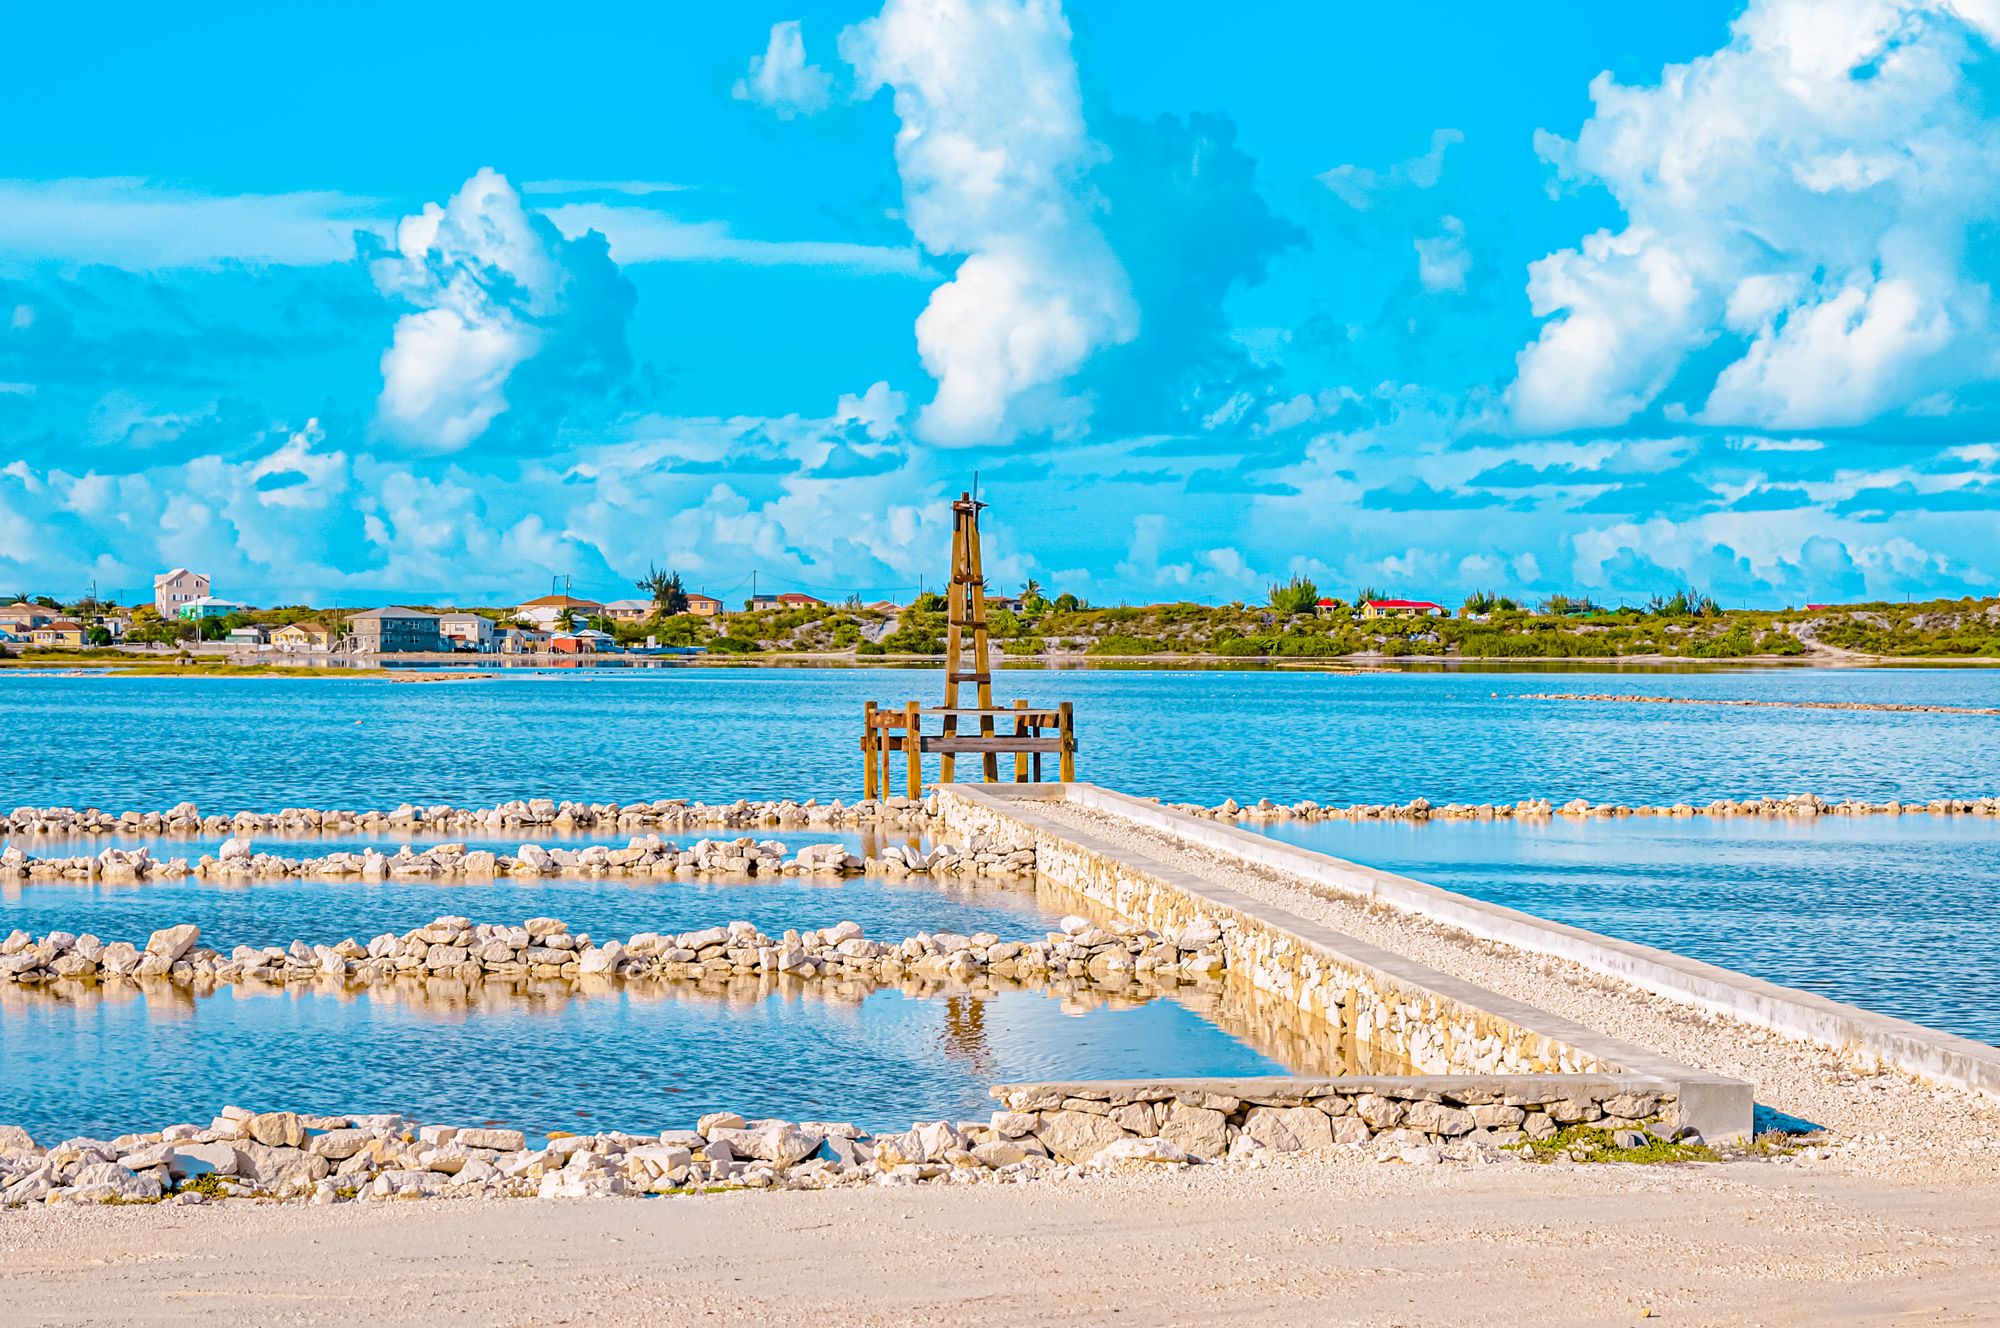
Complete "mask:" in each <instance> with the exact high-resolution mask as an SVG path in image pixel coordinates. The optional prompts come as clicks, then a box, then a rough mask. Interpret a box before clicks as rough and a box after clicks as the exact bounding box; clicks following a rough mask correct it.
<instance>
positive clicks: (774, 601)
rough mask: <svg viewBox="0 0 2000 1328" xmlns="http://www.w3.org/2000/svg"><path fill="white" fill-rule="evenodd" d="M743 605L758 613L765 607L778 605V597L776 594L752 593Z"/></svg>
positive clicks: (771, 607) (770, 607) (772, 607)
mask: <svg viewBox="0 0 2000 1328" xmlns="http://www.w3.org/2000/svg"><path fill="white" fill-rule="evenodd" d="M743 607H744V608H746V609H748V610H750V612H752V613H757V612H760V611H762V610H764V609H775V608H777V607H778V597H777V596H776V595H752V596H751V597H750V598H749V600H748V601H746V602H745V603H744V605H743Z"/></svg>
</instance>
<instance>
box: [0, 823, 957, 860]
mask: <svg viewBox="0 0 2000 1328" xmlns="http://www.w3.org/2000/svg"><path fill="white" fill-rule="evenodd" d="M653 834H657V835H658V836H659V838H660V839H661V840H662V841H663V842H666V843H670V844H678V845H680V846H681V847H682V848H692V847H694V845H695V844H696V843H697V842H698V841H700V840H703V839H709V840H716V841H719V842H723V843H730V842H734V841H735V840H738V839H746V838H747V839H752V840H755V841H757V842H758V843H764V842H766V841H773V840H774V841H776V842H778V843H780V844H783V845H784V846H785V856H786V857H788V858H791V857H797V856H798V852H799V850H800V849H802V848H805V847H807V846H808V845H811V844H838V845H840V846H841V847H842V848H844V849H846V850H847V851H848V852H850V853H854V854H858V855H860V856H862V857H880V856H881V854H882V850H883V849H884V848H886V847H887V846H889V845H890V844H897V845H901V846H903V847H906V848H914V849H919V850H922V851H928V850H929V849H930V847H931V843H930V837H929V836H927V835H920V834H887V833H882V832H878V831H874V830H815V829H807V828H803V827H801V828H793V827H790V826H785V827H778V826H759V827H757V828H756V829H754V830H733V829H724V828H720V827H711V828H707V829H695V830H679V831H672V832H669V831H665V830H661V831H652V830H634V829H625V830H571V831H568V832H564V831H559V830H556V829H554V828H553V827H550V826H520V827H517V828H516V830H515V832H514V833H513V834H508V835H494V834H475V833H473V832H471V831H466V832H464V833H461V834H451V833H431V832H425V833H421V834H420V833H417V832H414V831H408V830H405V831H384V832H382V833H380V834H372V835H371V834H367V833H363V832H355V833H352V834H343V833H333V834H308V833H303V832H298V833H290V834H280V833H278V832H275V831H273V832H269V833H260V834H254V835H245V836H242V838H245V839H247V840H249V842H250V848H251V851H252V852H255V853H274V854H276V855H277V856H279V857H281V858H322V857H325V856H326V855H328V854H330V853H360V852H362V851H364V850H366V849H371V848H372V849H374V850H375V851H376V852H378V853H386V854H390V855H394V854H395V853H397V852H399V851H400V850H401V849H402V848H403V847H404V845H408V846H409V849H410V851H411V852H412V853H422V852H423V851H424V850H425V849H427V848H429V847H431V846H432V845H434V844H460V845H463V846H464V847H465V849H466V851H467V852H478V851H479V850H481V849H484V850H486V851H487V852H489V853H500V854H506V855H508V856H510V857H511V856H513V854H515V853H516V852H517V851H519V849H520V847H521V845H523V844H539V845H540V846H542V847H543V848H572V849H576V848H592V847H594V846H596V845H599V844H602V845H604V846H605V847H607V848H624V847H625V846H626V845H628V844H630V843H631V842H632V841H633V840H634V839H643V838H645V837H646V836H648V835H653ZM233 837H234V836H230V835H209V834H200V835H168V834H143V833H142V834H108V835H68V834H64V835H16V836H14V837H13V838H12V839H11V840H9V841H8V842H9V843H13V844H18V845H20V848H21V851H22V852H23V853H26V854H27V855H28V856H29V857H34V858H67V857H77V856H85V857H95V856H96V855H97V854H99V853H101V852H103V851H104V850H105V849H107V848H115V849H121V850H129V849H135V848H149V849H151V850H152V851H153V858H154V860H155V861H158V862H165V861H168V860H169V859H172V858H186V859H187V860H188V861H189V862H193V861H195V860H197V859H198V858H200V857H201V856H202V855H203V854H208V855H210V856H211V857H212V856H215V855H216V854H217V853H218V852H219V851H220V850H221V848H222V844H223V841H224V840H226V839H230V838H233Z"/></svg>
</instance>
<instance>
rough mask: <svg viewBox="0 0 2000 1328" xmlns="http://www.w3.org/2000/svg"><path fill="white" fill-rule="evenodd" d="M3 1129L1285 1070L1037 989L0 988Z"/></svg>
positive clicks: (524, 1115)
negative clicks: (410, 992) (545, 995)
mask: <svg viewBox="0 0 2000 1328" xmlns="http://www.w3.org/2000/svg"><path fill="white" fill-rule="evenodd" d="M0 1001H4V1007H0V1008H4V1018H0V1049H4V1053H5V1054H4V1055H0V1123H8V1124H19V1125H23V1126H25V1127H27V1129H28V1130H29V1132H30V1133H32V1134H34V1135H35V1136H36V1137H37V1138H39V1139H41V1140H42V1141H43V1142H53V1141H54V1140H56V1139H61V1138H66V1137H70V1136H74V1135H79V1134H81V1135H88V1136H94V1137H101V1138H108V1137H111V1136H113V1135H115V1134H119V1133H123V1132H125V1131H128V1130H141V1129H158V1128H160V1127H162V1126H165V1125H170V1124H175V1123H178V1122H182V1121H192V1122H196V1123H202V1124H205V1123H207V1121H208V1119H209V1118H210V1117H211V1116H212V1115H213V1114H214V1113H215V1112H216V1111H217V1110H218V1109H219V1108H221V1107H222V1106H224V1105H228V1104H235V1105H241V1106H246V1107H249V1108H251V1109H254V1110H278V1109H287V1110H300V1111H324V1112H329V1113H332V1112H340V1113H350V1112H352V1113H359V1112H376V1111H395V1112H402V1113H404V1114H406V1115H409V1116H411V1117H414V1118H416V1119H418V1120H422V1121H427V1122H439V1123H450V1124H468V1123H472V1122H478V1121H493V1122H496V1123H499V1124H504V1125H508V1126H513V1127H516V1128H519V1129H523V1130H526V1131H528V1132H530V1133H534V1134H540V1133H546V1132H547V1131H549V1130H556V1129H567V1130H575V1131H585V1130H614V1129H617V1130H631V1131H634V1132H646V1131H657V1130H661V1129H678V1128H692V1127H693V1125H694V1123H695V1121H696V1120H697V1119H698V1118H699V1117H700V1116H701V1115H702V1114H703V1113H705V1112H709V1111H718V1110H729V1111H738V1112H742V1113H743V1114H744V1115H746V1116H750V1117H753V1118H754V1117H758V1116H782V1117H784V1118H786V1119H790V1120H800V1119H808V1120H810V1119H821V1120H844V1121H852V1122H854V1123H855V1124H857V1125H861V1126H863V1127H872V1128H894V1129H901V1128H907V1127H908V1126H909V1124H910V1123H911V1122H912V1121H914V1120H936V1119H971V1118H974V1117H984V1116H985V1115H986V1113H987V1112H989V1111H991V1110H992V1109H993V1106H994V1103H993V1102H992V1100H991V1099H990V1098H989V1097H988V1096H987V1091H986V1090H987V1088H988V1086H989V1085H991V1084H994V1083H1001V1082H1006V1081H1010V1080H1045V1079H1070V1078H1079V1079H1101V1078H1127V1077H1134V1076H1143V1075H1168V1074H1171V1075H1246V1074H1279V1073H1283V1072H1284V1071H1285V1067H1284V1066H1283V1065H1281V1064H1280V1063H1278V1062H1277V1061H1275V1060H1272V1059H1270V1058H1268V1057H1266V1056H1264V1055H1261V1054H1259V1053H1257V1052H1255V1051H1252V1050H1250V1049H1249V1048H1248V1047H1246V1046H1244V1045H1243V1044H1242V1043H1241V1042H1239V1041H1237V1040H1236V1039H1235V1038H1233V1037H1231V1036H1230V1035H1229V1034H1228V1033H1227V1032H1224V1031H1223V1030H1222V1029H1221V1028H1220V1027H1218V1026H1217V1025H1216V1024H1215V1023H1213V1022H1211V1021H1210V1020H1209V1019H1208V1018H1205V1017H1203V1016H1202V1015H1200V1014H1197V1013H1195V1012H1194V1011H1193V1010H1191V1009H1190V1008H1188V1006H1186V1005H1184V1004H1182V1003H1181V1002H1180V1001H1177V1000H1173V999H1154V1000H1150V1001H1146V1002H1144V1003H1142V1004H1132V1005H1130V1006H1129V1007H1127V1008H1119V1007H1118V1006H1114V1005H1112V1004H1107V1003H1101V1002H1094V1001H1070V1002H1065V1001H1063V1000H1059V999H1057V998H1054V997H1051V996H1048V995H1043V994H1040V993H1036V992H1027V991H1022V992H1005V993H1001V994H998V995H987V996H970V995H960V996H953V997H946V996H942V995H940V996H936V997H928V998H919V997H913V996H909V995H906V994H904V993H903V992H902V991H900V990H895V989H885V990H881V991H877V992H875V993H874V994H872V995H869V996H867V997H865V998H862V999H860V1000H857V1001H853V1002H841V1003H836V1002H829V1001H824V1000H816V999H802V998H800V997H797V996H789V997H787V996H780V995H769V996H764V997H761V998H758V999H753V1000H747V1001H724V1000H718V999H714V998H710V997H704V996H699V995H694V994H692V993H688V992H682V991H676V990H675V989H673V988H670V987H666V986H663V985H658V984H654V985H650V986H644V987H641V986H632V987H624V988H614V989H612V990H609V991H606V992H603V993H601V994H597V995H591V996H578V997H571V998H558V999H535V998H519V999H515V1000H512V1001H508V1002H504V1003H484V1004H482V1005H481V1006H480V1007H479V1008H478V1009H477V1010H467V1009H465V1008H464V1007H462V1006H449V1005H432V1004H427V1003H423V1002H413V1001H410V1000H407V999H398V998H397V997H395V996H394V995H390V994H386V993H376V992H372V991H371V992H363V993H357V994H352V995H350V996H347V997H345V998H339V997H332V996H327V995H323V994H318V993H308V992H286V991H277V990H264V991H259V992H254V993H253V992H249V991H247V990H240V989H229V988H226V989H224V990H223V992H221V993H219V994H217V995H214V996H209V997H202V998H195V997H192V996H189V995H187V994H186V993H185V992H180V993H174V992H172V991H171V990H170V989H169V990H167V991H165V992H162V993H159V994H155V995H147V994H142V993H140V992H138V991H137V990H136V989H134V988H130V987H127V988H123V989H122V994H121V995H119V996H117V997H113V998H106V997H105V996H104V995H102V994H101V993H99V992H97V991H94V990H93V991H91V992H89V993H86V994H85V995H83V996H82V997H81V998H80V999H58V998H55V997H52V996H47V995H32V996H30V995H25V994H21V993H12V994H5V995H4V996H0Z"/></svg>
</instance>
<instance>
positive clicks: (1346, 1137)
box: [993, 1075, 1698, 1162]
mask: <svg viewBox="0 0 2000 1328" xmlns="http://www.w3.org/2000/svg"><path fill="white" fill-rule="evenodd" d="M993 1095H994V1096H995V1097H997V1098H999V1099H1000V1100H1001V1102H1002V1103H1003V1104H1004V1105H1005V1106H1006V1108H1007V1110H1006V1111H1005V1112H1002V1113H998V1114H996V1115H995V1116H994V1118H993V1121H994V1126H995V1128H996V1129H999V1130H1001V1131H1002V1132H1003V1133H1005V1134H1008V1135H1009V1136H1010V1137H1011V1136H1013V1135H1029V1136H1033V1137H1035V1138H1037V1139H1040V1140H1042V1141H1043V1142H1045V1143H1047V1144H1049V1145H1050V1146H1051V1147H1053V1148H1056V1149H1057V1150H1058V1151H1059V1152H1061V1153H1062V1154H1063V1155H1065V1156H1075V1155H1077V1154H1079V1153H1088V1152H1089V1150H1091V1149H1093V1148H1108V1147H1114V1146H1117V1145H1119V1144H1121V1143H1129V1142H1130V1141H1133V1140H1150V1139H1154V1138H1157V1139H1160V1140H1163V1141H1164V1142H1166V1143H1168V1144H1170V1145H1172V1146H1173V1147H1174V1148H1176V1149H1179V1150H1180V1151H1182V1152H1184V1153H1186V1154H1187V1155H1189V1156H1190V1157H1196V1158H1203V1159H1215V1158H1220V1157H1224V1156H1228V1155H1229V1154H1231V1153H1233V1152H1237V1151H1239V1150H1244V1149H1246V1148H1250V1147H1252V1146H1255V1147H1261V1148H1268V1149H1274V1150H1276V1151H1279V1152H1292V1151H1297V1150H1300V1149H1322V1148H1330V1147H1334V1146H1336V1145H1357V1146H1358V1145H1369V1146H1372V1147H1374V1148H1377V1149H1380V1150H1385V1151H1388V1152H1393V1153H1395V1154H1397V1155H1398V1156H1402V1157H1403V1160H1405V1161H1430V1162H1435V1161H1438V1160H1440V1158H1441V1157H1442V1156H1444V1155H1445V1154H1444V1153H1442V1152H1441V1151H1440V1149H1442V1148H1446V1147H1450V1148H1453V1149H1457V1150H1465V1149H1476V1150H1487V1149H1498V1148H1506V1147H1510V1146H1513V1145H1517V1144H1520V1143H1521V1142H1523V1141H1524V1140H1530V1139H1537V1140H1538V1139H1547V1138H1550V1137H1552V1136H1554V1135H1555V1134H1556V1133H1557V1132H1558V1131H1559V1130H1560V1129H1561V1128H1562V1127H1563V1126H1565V1125H1587V1126H1591V1127H1593V1128H1597V1129H1604V1130H1609V1131H1612V1132H1614V1134H1615V1133H1618V1132H1625V1131H1630V1132H1632V1133H1633V1135H1634V1136H1635V1137H1633V1138H1631V1139H1629V1140H1627V1143H1628V1144H1629V1145H1630V1146H1637V1145H1638V1144H1639V1143H1643V1142H1644V1138H1643V1136H1644V1135H1646V1134H1649V1133H1650V1134H1651V1135H1653V1136H1655V1137H1658V1138H1661V1139H1678V1140H1687V1141H1697V1140H1698V1136H1696V1135H1695V1134H1694V1132H1693V1131H1689V1130H1682V1129H1679V1128H1677V1127H1676V1126H1675V1124H1674V1116H1675V1115H1676V1111H1677V1104H1676V1103H1675V1101H1674V1100H1673V1099H1672V1098H1671V1097H1669V1096H1665V1095H1663V1094H1662V1093H1661V1092H1659V1091H1658V1090H1657V1089H1654V1088H1651V1087H1648V1086H1643V1085H1640V1084H1637V1083H1633V1082H1623V1081H1621V1080H1619V1079H1618V1078H1615V1077H1608V1076H1563V1077H1558V1076H1547V1075H1522V1076H1518V1077H1513V1078H1512V1079H1511V1080H1510V1078H1509V1077H1508V1076H1478V1077H1471V1076H1464V1077H1461V1076H1439V1077H1433V1078H1428V1079H1427V1078H1425V1077H1421V1076H1420V1077H1415V1078H1408V1077H1376V1076H1353V1077H1347V1078H1333V1079H1317V1080H1314V1079H1293V1080H1261V1081H1260V1080H1241V1081H1235V1082H1230V1081H1189V1082H1183V1083H1172V1082H1168V1083H1137V1082H1135V1083H1109V1084H1107V1083H1073V1084H1019V1085H1001V1086H999V1087H997V1088H995V1089H994V1090H993ZM1410 1150H1427V1151H1421V1152H1417V1153H1415V1154H1411V1153H1410ZM1459 1155H1463V1152H1462V1151H1461V1152H1460V1153H1459Z"/></svg>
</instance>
